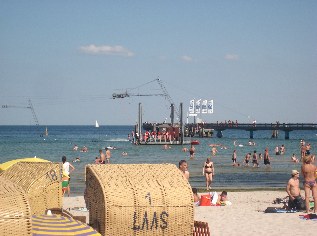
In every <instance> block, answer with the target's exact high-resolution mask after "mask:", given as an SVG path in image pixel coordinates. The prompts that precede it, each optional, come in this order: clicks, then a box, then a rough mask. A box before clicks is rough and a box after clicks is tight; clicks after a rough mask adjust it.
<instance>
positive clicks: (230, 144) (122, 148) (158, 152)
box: [0, 125, 317, 196]
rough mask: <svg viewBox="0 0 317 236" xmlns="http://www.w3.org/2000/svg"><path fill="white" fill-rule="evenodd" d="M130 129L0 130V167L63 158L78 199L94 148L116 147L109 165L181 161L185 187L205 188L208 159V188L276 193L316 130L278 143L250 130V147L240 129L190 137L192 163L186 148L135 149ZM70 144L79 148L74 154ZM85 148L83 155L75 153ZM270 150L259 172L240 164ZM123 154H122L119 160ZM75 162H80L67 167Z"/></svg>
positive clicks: (296, 166) (265, 133)
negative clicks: (27, 160) (70, 169)
mask: <svg viewBox="0 0 317 236" xmlns="http://www.w3.org/2000/svg"><path fill="white" fill-rule="evenodd" d="M133 128H134V127H133V126H132V125H120V126H115V125H107V126H100V127H99V128H96V127H94V126H47V129H48V133H49V134H48V136H43V134H44V132H45V129H46V126H32V125H30V126H0V163H3V162H6V161H9V160H13V159H19V158H25V157H34V156H36V157H40V158H43V159H47V160H49V161H52V162H61V159H62V156H64V155H65V156H66V157H67V161H69V162H71V163H72V165H73V166H74V167H75V168H76V170H75V171H74V172H73V173H72V175H71V195H72V196H76V195H83V193H84V190H85V166H86V165H87V164H92V163H94V161H95V158H96V157H97V156H98V155H99V149H104V148H105V147H109V146H111V147H115V148H116V149H113V150H111V154H112V156H111V163H110V164H138V163H149V164H160V163H171V164H175V165H176V166H178V162H179V161H180V160H186V161H187V162H188V170H189V172H190V179H189V183H190V185H191V186H192V187H196V188H199V189H205V188H206V184H205V177H204V176H203V173H202V171H203V164H204V162H205V161H206V158H207V157H211V160H212V161H213V163H214V166H215V175H214V179H213V183H212V188H213V189H216V190H221V189H233V190H235V189H237V190H238V189H281V188H285V186H286V183H287V181H288V179H289V178H290V177H291V170H293V169H296V170H300V168H301V163H294V162H292V161H291V156H292V154H293V153H294V154H295V155H296V156H297V157H298V158H300V141H301V139H303V140H304V141H305V142H306V144H307V143H310V144H311V152H312V153H313V154H316V146H317V134H316V133H317V132H316V131H292V132H290V139H288V140H285V139H284V133H283V132H282V131H281V132H279V136H278V138H274V139H272V138H271V135H272V132H271V131H255V132H254V139H252V142H255V146H249V145H248V143H249V141H250V139H249V132H247V131H242V130H225V131H223V137H222V138H217V137H216V135H215V134H214V135H213V137H208V138H194V139H198V140H199V143H200V144H199V145H196V146H195V148H196V152H195V158H194V159H190V156H189V153H188V152H183V151H182V148H183V147H187V148H189V145H184V146H182V145H174V146H170V148H169V149H166V150H165V149H164V148H163V145H134V144H132V143H131V142H130V141H129V139H128V135H129V134H131V131H132V130H133ZM210 144H217V145H222V146H224V147H226V148H221V147H220V146H218V147H217V150H218V153H217V154H216V156H212V155H211V147H210ZM74 145H77V146H78V147H79V149H78V151H73V147H74ZM281 145H284V146H285V149H286V152H285V154H284V155H275V152H274V149H275V147H276V146H279V147H280V146H281ZM84 146H86V147H87V148H88V152H80V149H81V148H83V147H84ZM265 148H268V149H269V154H270V157H271V166H270V167H268V166H265V165H264V164H263V160H260V166H259V167H252V164H250V166H249V167H246V166H244V164H243V160H244V157H245V155H246V154H247V153H249V152H251V153H253V151H254V150H256V151H257V153H262V154H263V153H264V150H265ZM235 149H236V152H237V160H238V163H241V165H240V166H239V167H233V166H232V160H231V158H232V153H233V150H235ZM123 152H126V153H127V155H122V153H123ZM77 157H79V158H80V162H72V161H73V160H75V159H76V158H77Z"/></svg>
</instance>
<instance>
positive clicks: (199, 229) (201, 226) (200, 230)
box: [193, 220, 210, 236]
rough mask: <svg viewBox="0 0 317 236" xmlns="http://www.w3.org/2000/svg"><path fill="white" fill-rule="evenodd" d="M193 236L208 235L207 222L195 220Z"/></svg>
mask: <svg viewBox="0 0 317 236" xmlns="http://www.w3.org/2000/svg"><path fill="white" fill-rule="evenodd" d="M193 236H210V231H209V226H208V223H207V222H202V221H196V220H195V222H194V232H193Z"/></svg>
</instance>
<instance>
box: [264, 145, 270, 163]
mask: <svg viewBox="0 0 317 236" xmlns="http://www.w3.org/2000/svg"><path fill="white" fill-rule="evenodd" d="M263 158H264V165H265V166H266V165H269V166H271V162H270V160H271V159H270V156H269V149H268V148H265V151H264V155H263Z"/></svg>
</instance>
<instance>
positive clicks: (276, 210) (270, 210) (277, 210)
mask: <svg viewBox="0 0 317 236" xmlns="http://www.w3.org/2000/svg"><path fill="white" fill-rule="evenodd" d="M295 212H297V211H296V210H287V209H284V208H280V207H268V208H266V209H265V211H264V213H295Z"/></svg>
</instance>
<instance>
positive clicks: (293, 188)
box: [286, 170, 305, 210]
mask: <svg viewBox="0 0 317 236" xmlns="http://www.w3.org/2000/svg"><path fill="white" fill-rule="evenodd" d="M286 192H287V194H288V196H289V201H288V208H289V209H294V208H295V209H296V210H303V209H305V202H304V200H303V198H302V197H301V195H300V188H299V172H298V171H297V170H292V178H290V179H289V181H288V183H287V186H286Z"/></svg>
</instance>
